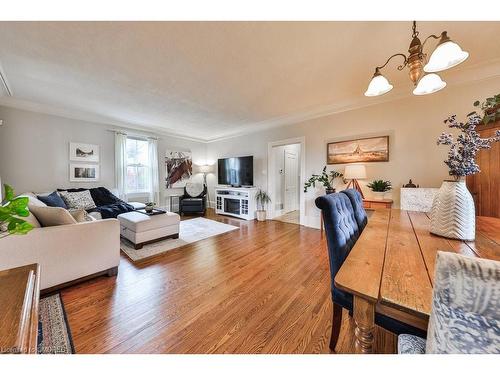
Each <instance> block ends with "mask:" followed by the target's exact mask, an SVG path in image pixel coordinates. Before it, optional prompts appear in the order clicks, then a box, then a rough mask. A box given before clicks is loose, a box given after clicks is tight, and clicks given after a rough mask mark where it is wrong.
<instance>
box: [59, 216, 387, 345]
mask: <svg viewBox="0 0 500 375" xmlns="http://www.w3.org/2000/svg"><path fill="white" fill-rule="evenodd" d="M207 217H209V218H210V219H214V220H218V221H221V222H225V223H228V224H232V225H237V226H239V228H240V229H239V230H238V231H233V232H229V233H225V234H222V235H219V236H216V237H212V238H208V239H205V240H202V241H199V242H197V243H194V244H189V245H186V246H184V247H182V248H179V249H176V250H172V251H170V252H168V253H165V254H161V255H159V256H157V257H154V258H150V259H147V260H145V261H143V262H141V263H132V262H131V261H130V260H129V259H128V258H127V257H126V256H125V255H122V258H121V262H120V267H119V273H118V276H117V277H99V278H97V279H94V280H90V281H87V282H85V283H82V284H79V285H76V286H73V287H70V288H67V289H65V290H63V291H62V292H61V295H62V298H63V301H64V305H65V308H66V312H67V316H68V321H69V325H70V327H71V331H72V335H73V341H74V345H75V349H76V352H77V353H330V350H329V348H328V343H329V339H330V330H331V309H332V302H331V297H330V276H329V270H328V256H327V252H326V243H325V239H324V236H323V237H321V235H320V231H319V230H315V229H310V228H306V227H302V226H299V225H294V224H287V223H283V222H279V221H267V222H257V221H248V222H247V221H242V220H241V221H240V220H237V219H231V218H228V217H223V216H218V215H215V214H213V212H210V213H209V214H208V215H207ZM343 320H344V322H343V326H342V331H341V333H340V338H339V341H338V345H337V352H340V353H352V352H354V342H353V333H354V327H353V325H354V322H353V320H352V318H351V317H349V315H348V314H346V312H345V311H344V315H343ZM377 336H381V337H382V338H381V342H380V343H378V345H379V348H380V350H381V351H382V352H389V353H390V352H394V349H395V339H394V336H393V335H390V334H385V335H377Z"/></svg>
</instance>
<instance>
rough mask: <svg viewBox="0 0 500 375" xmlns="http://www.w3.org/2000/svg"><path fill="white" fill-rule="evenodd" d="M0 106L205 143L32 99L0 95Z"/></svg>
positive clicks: (162, 130) (177, 134) (158, 128)
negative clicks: (40, 102) (36, 101)
mask: <svg viewBox="0 0 500 375" xmlns="http://www.w3.org/2000/svg"><path fill="white" fill-rule="evenodd" d="M0 106H3V107H9V108H15V109H20V110H23V111H29V112H35V113H41V114H46V115H51V116H57V117H63V118H67V119H71V120H79V121H85V122H91V123H94V124H101V125H106V126H109V127H111V129H110V130H126V129H130V130H138V131H141V132H146V133H150V134H153V135H157V136H164V137H171V138H177V139H183V140H187V141H192V142H198V143H206V139H203V138H196V137H188V136H185V135H183V134H179V133H175V132H169V131H166V130H165V129H162V128H160V127H158V126H149V125H139V124H133V123H128V122H124V121H117V120H114V119H111V118H108V117H106V116H102V115H96V114H92V113H88V112H83V111H75V110H67V109H62V108H57V107H53V106H48V105H46V104H39V103H35V102H32V101H27V100H21V99H17V98H12V97H4V96H0Z"/></svg>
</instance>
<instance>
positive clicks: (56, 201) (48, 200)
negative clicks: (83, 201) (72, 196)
mask: <svg viewBox="0 0 500 375" xmlns="http://www.w3.org/2000/svg"><path fill="white" fill-rule="evenodd" d="M37 198H38V199H39V200H41V201H42V202H43V203H45V204H46V205H47V206H50V207H62V208H68V207H67V206H66V203H64V201H63V200H62V198H61V197H60V196H59V194H57V191H54V192H52V193H50V194H49V195H37Z"/></svg>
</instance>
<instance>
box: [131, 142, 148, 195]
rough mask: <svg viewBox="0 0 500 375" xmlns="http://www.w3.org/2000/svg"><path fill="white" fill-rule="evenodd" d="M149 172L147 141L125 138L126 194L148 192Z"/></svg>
mask: <svg viewBox="0 0 500 375" xmlns="http://www.w3.org/2000/svg"><path fill="white" fill-rule="evenodd" d="M150 170H151V169H150V161H149V147H148V141H146V140H142V139H136V138H127V194H130V193H132V194H133V193H146V192H148V191H149V190H150V187H149V181H150V178H149V173H151V172H150Z"/></svg>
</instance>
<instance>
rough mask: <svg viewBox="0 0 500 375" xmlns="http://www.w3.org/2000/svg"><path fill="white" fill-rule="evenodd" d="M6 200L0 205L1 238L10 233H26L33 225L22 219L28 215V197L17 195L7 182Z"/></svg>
mask: <svg viewBox="0 0 500 375" xmlns="http://www.w3.org/2000/svg"><path fill="white" fill-rule="evenodd" d="M4 187H5V201H4V202H3V204H2V205H0V238H3V237H6V236H8V235H10V234H26V233H28V232H29V231H30V230H31V229H33V226H32V225H31V224H30V223H28V222H26V221H25V220H23V219H21V218H22V217H28V216H29V214H30V212H29V210H28V202H29V200H28V197H17V198H16V197H15V195H14V189H12V187H10V186H9V185H7V184H5V185H4Z"/></svg>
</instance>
